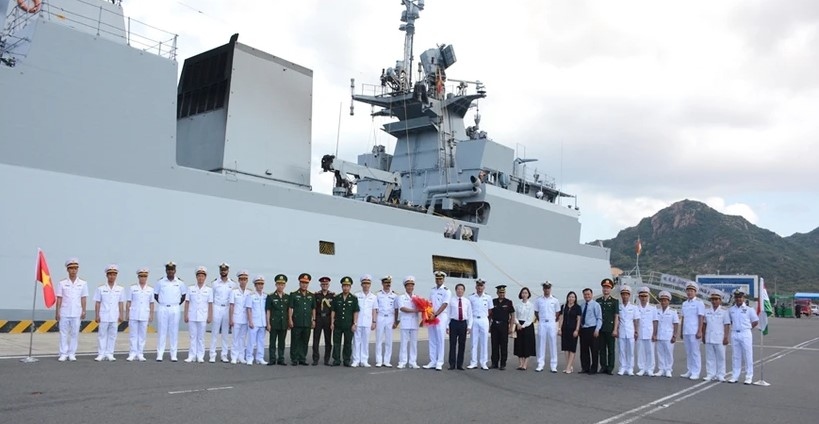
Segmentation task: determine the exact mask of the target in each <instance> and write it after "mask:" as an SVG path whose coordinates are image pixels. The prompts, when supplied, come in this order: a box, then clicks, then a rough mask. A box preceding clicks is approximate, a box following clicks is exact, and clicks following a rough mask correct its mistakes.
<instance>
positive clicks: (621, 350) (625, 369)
mask: <svg viewBox="0 0 819 424" xmlns="http://www.w3.org/2000/svg"><path fill="white" fill-rule="evenodd" d="M619 320H620V328H619V329H618V333H617V353H618V357H619V359H620V370H619V371H618V374H627V375H634V345H635V340H634V339H635V337H634V334H635V331H636V328H637V327H639V326H640V315H639V313H638V311H637V305H635V304H633V303H626V304H624V303H623V302H620V314H619Z"/></svg>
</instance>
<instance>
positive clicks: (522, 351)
mask: <svg viewBox="0 0 819 424" xmlns="http://www.w3.org/2000/svg"><path fill="white" fill-rule="evenodd" d="M530 297H532V293H531V292H530V291H529V289H528V288H527V287H524V288H522V289H520V293H518V299H520V300H519V301H518V302H516V303H515V313H514V318H513V322H514V323H515V349H514V353H515V356H517V357H518V370H521V371H523V370H525V369H526V363H527V362H528V361H529V357H530V356H535V326H534V321H535V305H534V304H533V303H532V302H530V301H529V298H530Z"/></svg>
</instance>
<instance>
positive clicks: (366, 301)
mask: <svg viewBox="0 0 819 424" xmlns="http://www.w3.org/2000/svg"><path fill="white" fill-rule="evenodd" d="M355 297H357V298H358V308H359V311H358V322H357V323H356V325H357V326H359V327H369V326H370V325H372V323H373V321H374V320H373V309H378V298H377V297H376V296H375V294H373V292H369V293H367V294H364V292H363V291H362V292H358V293H356V294H355Z"/></svg>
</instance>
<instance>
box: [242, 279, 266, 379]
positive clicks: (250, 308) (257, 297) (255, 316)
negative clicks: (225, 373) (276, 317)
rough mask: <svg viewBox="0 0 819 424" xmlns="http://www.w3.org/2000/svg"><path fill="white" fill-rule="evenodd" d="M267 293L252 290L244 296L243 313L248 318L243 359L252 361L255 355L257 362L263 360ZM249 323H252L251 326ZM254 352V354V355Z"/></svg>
mask: <svg viewBox="0 0 819 424" xmlns="http://www.w3.org/2000/svg"><path fill="white" fill-rule="evenodd" d="M266 300H267V294H265V293H264V292H262V293H261V294H259V292H257V291H253V292H251V293H250V294H248V295H247V296H245V315H248V313H249V316H248V317H247V318H248V330H247V332H248V338H247V348H245V361H247V363H248V364H252V363H253V359H254V357H255V359H256V362H257V363H262V362H264V334H265V330H266V329H267V322H266V321H267V317H266V315H265V310H264V307H265V301H266ZM250 324H253V326H252V327H251V326H250ZM254 352H255V356H254Z"/></svg>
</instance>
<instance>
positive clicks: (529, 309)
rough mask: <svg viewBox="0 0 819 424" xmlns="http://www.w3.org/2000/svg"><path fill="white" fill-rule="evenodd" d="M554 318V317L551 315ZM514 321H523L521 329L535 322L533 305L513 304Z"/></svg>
mask: <svg viewBox="0 0 819 424" xmlns="http://www.w3.org/2000/svg"><path fill="white" fill-rule="evenodd" d="M552 316H554V315H552ZM515 319H516V320H518V321H523V324H520V325H521V327H528V326H529V325H531V324H532V323H533V322H535V305H534V304H533V303H532V302H531V301H528V302H524V301H522V300H521V301H518V302H517V303H515Z"/></svg>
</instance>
